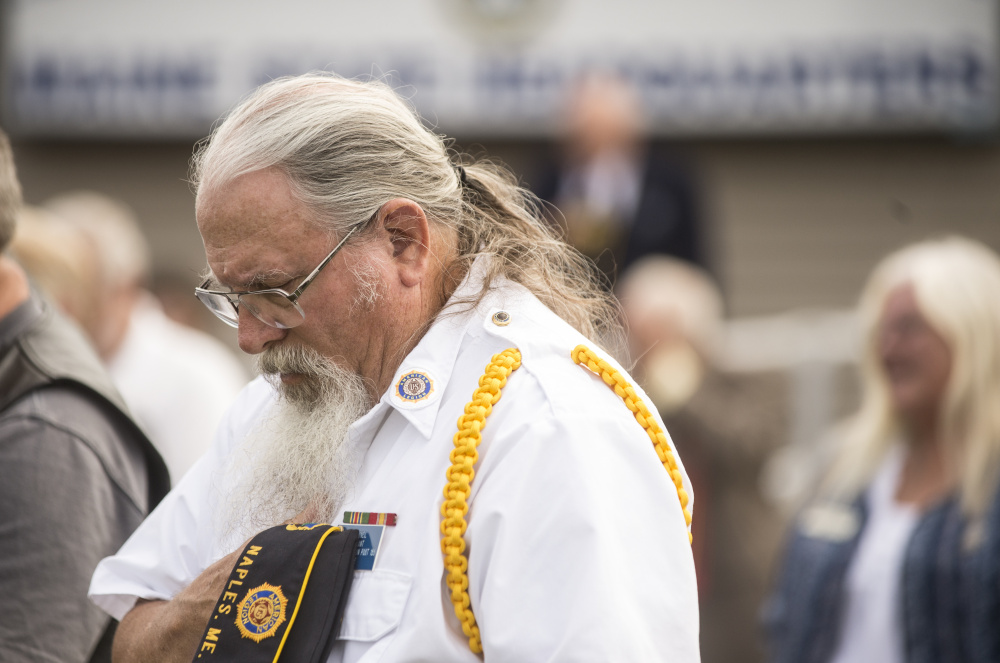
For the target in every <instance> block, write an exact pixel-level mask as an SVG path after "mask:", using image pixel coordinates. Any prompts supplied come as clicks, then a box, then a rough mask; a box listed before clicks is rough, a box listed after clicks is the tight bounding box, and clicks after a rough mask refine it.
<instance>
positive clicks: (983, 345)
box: [826, 236, 1000, 516]
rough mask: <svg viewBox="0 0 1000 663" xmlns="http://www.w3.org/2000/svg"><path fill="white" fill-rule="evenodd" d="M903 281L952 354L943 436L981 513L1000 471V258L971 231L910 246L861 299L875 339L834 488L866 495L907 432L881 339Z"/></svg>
mask: <svg viewBox="0 0 1000 663" xmlns="http://www.w3.org/2000/svg"><path fill="white" fill-rule="evenodd" d="M903 285H911V286H912V287H913V290H914V294H915V296H916V300H917V306H918V308H919V309H920V312H921V314H922V315H923V316H924V318H925V319H926V320H927V322H928V324H929V325H930V326H931V327H932V328H933V329H934V330H935V331H936V332H937V333H938V334H940V336H941V337H942V338H943V339H944V341H945V343H946V344H947V346H948V348H949V350H950V351H951V361H952V365H951V371H950V374H949V377H948V383H947V385H946V387H945V390H944V396H943V402H942V403H941V416H940V418H939V427H940V430H939V431H938V433H939V435H940V438H941V439H943V440H946V441H947V442H948V443H949V447H948V454H949V463H950V466H951V467H952V468H953V469H954V472H955V473H956V475H957V479H958V481H959V493H960V498H961V504H962V509H963V511H964V512H965V513H966V514H968V515H972V516H981V515H982V514H983V513H984V511H985V510H986V508H987V507H988V506H989V504H990V502H991V499H992V497H993V494H994V492H995V490H996V484H997V478H998V475H1000V259H998V258H997V255H996V254H995V253H994V252H993V251H992V250H990V249H989V248H987V247H986V246H985V245H983V244H981V243H979V242H977V241H973V240H970V239H966V238H963V237H954V236H953V237H946V238H943V239H935V240H928V241H924V242H920V243H918V244H914V245H911V246H908V247H906V248H903V249H901V250H899V251H897V252H895V253H893V254H890V255H889V256H887V257H886V258H884V259H883V260H882V262H881V263H879V265H878V266H877V267H876V268H875V271H874V272H873V273H872V275H871V277H870V278H869V280H868V283H867V285H866V286H865V289H864V291H863V293H862V296H861V301H860V305H859V314H860V317H861V323H862V328H863V330H864V342H865V345H864V355H863V357H862V364H861V380H862V400H861V408H860V410H859V411H858V413H857V414H856V415H855V416H854V417H853V419H852V420H851V421H850V422H849V423H848V425H847V426H846V427H845V440H844V445H843V447H842V449H841V451H840V455H839V458H838V459H837V461H836V462H835V463H834V465H833V468H832V470H831V473H830V476H829V477H828V481H827V483H826V491H827V492H828V493H830V494H831V495H830V496H833V497H836V498H839V499H850V498H851V497H853V496H854V495H857V494H858V493H859V491H860V490H861V489H862V488H863V487H864V486H865V485H867V484H868V483H869V481H870V480H871V479H872V477H873V475H874V473H875V471H876V470H877V468H878V466H879V464H880V462H881V461H882V459H883V457H884V456H885V453H886V451H887V450H888V448H889V447H890V445H891V444H892V442H893V440H895V439H898V437H899V436H900V435H901V434H902V430H901V426H900V421H899V418H898V416H897V414H896V412H895V411H894V409H893V406H892V400H891V397H890V392H889V382H888V379H887V377H886V374H885V371H884V369H883V367H882V363H881V361H880V359H879V354H878V348H877V335H878V325H879V321H880V319H881V316H882V311H883V309H884V307H885V303H886V300H887V298H888V297H889V295H890V294H891V293H892V292H893V291H894V290H896V289H897V288H898V287H900V286H903Z"/></svg>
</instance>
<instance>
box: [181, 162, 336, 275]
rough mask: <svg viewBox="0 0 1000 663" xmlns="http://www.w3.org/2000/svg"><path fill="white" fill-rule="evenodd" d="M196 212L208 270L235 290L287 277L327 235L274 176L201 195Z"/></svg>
mask: <svg viewBox="0 0 1000 663" xmlns="http://www.w3.org/2000/svg"><path fill="white" fill-rule="evenodd" d="M196 212H197V219H198V230H199V231H200V232H201V237H202V241H203V243H204V245H205V257H206V259H207V261H208V265H209V268H210V269H211V270H212V272H213V274H214V276H215V278H216V279H217V280H218V281H219V282H220V283H222V284H225V285H229V286H231V287H238V286H248V285H252V284H255V283H260V282H263V280H264V279H265V278H270V279H272V280H273V278H276V277H278V276H280V275H282V274H285V275H289V274H290V273H291V272H293V271H295V269H296V265H295V263H296V259H297V258H300V257H301V254H302V253H303V252H308V249H309V247H311V246H314V245H315V244H316V243H317V242H318V241H321V240H322V238H323V236H324V233H323V231H321V230H319V229H318V228H317V227H316V225H315V224H314V223H313V222H312V221H311V217H310V216H309V214H308V212H307V211H306V209H305V207H304V206H303V205H302V204H301V203H300V202H299V201H298V200H296V199H295V198H294V197H293V196H292V194H291V190H290V188H289V187H288V184H287V181H286V180H285V178H284V176H282V175H281V174H280V173H275V172H269V171H259V172H256V173H249V174H247V175H244V176H242V177H240V178H237V179H236V180H235V181H234V182H232V183H230V184H227V185H221V186H219V187H216V188H213V189H212V190H209V191H206V192H205V193H204V194H199V197H198V202H197V208H196Z"/></svg>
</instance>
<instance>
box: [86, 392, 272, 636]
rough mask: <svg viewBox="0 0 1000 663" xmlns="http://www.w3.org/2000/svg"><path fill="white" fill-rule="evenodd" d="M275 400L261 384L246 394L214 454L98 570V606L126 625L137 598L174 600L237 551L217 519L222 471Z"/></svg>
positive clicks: (93, 591) (93, 590) (94, 594)
mask: <svg viewBox="0 0 1000 663" xmlns="http://www.w3.org/2000/svg"><path fill="white" fill-rule="evenodd" d="M273 398H274V396H273V391H271V389H270V387H269V386H268V385H267V383H265V382H263V381H262V380H260V379H258V380H254V381H253V382H251V383H250V385H248V386H247V388H245V389H244V390H243V392H242V393H241V394H240V395H239V397H238V398H237V399H236V401H235V402H234V403H233V406H232V407H231V408H230V410H229V411H228V412H227V414H226V416H225V418H224V419H223V421H222V424H221V425H220V426H219V429H218V431H217V433H216V436H215V440H214V442H213V443H212V446H211V448H210V449H209V451H208V453H206V454H205V455H204V456H202V457H201V458H200V459H199V460H198V461H197V462H196V463H195V464H194V466H193V467H192V468H191V470H190V471H189V472H188V473H187V474H186V475H185V476H184V478H183V479H182V480H181V482H180V483H179V484H178V485H177V486H175V487H174V488H173V490H171V491H170V493H169V494H168V495H167V496H166V497H165V498H163V501H162V502H160V504H159V505H158V506H157V507H156V509H154V510H153V512H152V513H151V514H150V515H149V517H148V518H146V520H144V521H143V523H142V524H141V525H140V526H139V528H138V529H136V531H135V532H133V534H132V536H131V537H129V539H128V540H127V541H126V542H125V544H124V545H123V546H122V547H121V549H120V550H119V551H118V552H117V553H116V554H115V555H113V556H111V557H106V558H105V559H103V560H101V562H100V563H99V564H98V565H97V569H96V570H95V571H94V575H93V577H92V578H91V582H90V591H89V596H90V599H91V600H92V601H93V602H94V603H95V604H97V605H98V606H99V607H100V608H102V609H103V610H104V611H105V612H107V613H108V614H110V615H111V616H112V617H114V618H115V619H118V620H120V619H121V618H122V617H124V616H125V614H126V613H127V612H128V611H129V610H131V609H132V607H133V606H134V605H135V602H136V600H137V599H140V598H142V599H151V600H157V599H159V600H168V599H171V598H173V597H174V596H175V595H177V593H178V592H180V591H181V590H182V589H184V588H185V587H187V586H188V585H189V584H190V583H191V581H193V580H194V579H195V578H196V577H197V576H198V575H199V574H200V573H201V572H202V571H204V570H205V569H206V568H207V567H208V566H209V565H211V564H212V562H214V561H216V560H217V559H219V558H221V557H223V556H224V555H225V554H227V553H228V552H231V551H228V550H222V549H221V546H220V541H219V538H220V537H219V534H220V533H219V531H218V530H219V528H218V520H217V519H216V517H215V516H216V511H217V507H218V505H219V502H220V495H221V490H222V489H221V487H220V486H219V485H218V479H219V474H220V473H219V468H221V467H222V466H223V465H224V463H225V460H226V458H227V456H228V454H229V452H230V451H231V450H232V449H233V448H234V447H235V445H236V444H238V443H239V442H240V441H241V440H242V439H243V436H245V434H246V432H247V430H248V429H249V427H250V426H251V425H252V424H253V423H254V422H255V421H256V419H257V418H258V417H259V416H260V415H261V413H262V412H264V411H266V409H267V407H268V405H269V404H270V403H271V402H273Z"/></svg>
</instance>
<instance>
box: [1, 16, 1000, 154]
mask: <svg viewBox="0 0 1000 663" xmlns="http://www.w3.org/2000/svg"><path fill="white" fill-rule="evenodd" d="M997 26H998V17H997V10H996V3H995V2H992V1H991V0H868V1H867V2H863V1H861V0H813V1H812V2H809V3H803V2H797V1H796V0H755V2H753V3H745V2H735V1H734V0H701V1H700V2H690V1H689V0H655V1H654V0H619V1H618V2H614V3H609V2H606V0H370V1H369V2H365V3H359V2H348V1H347V0H287V1H286V2H283V3H280V4H279V3H273V2H264V1H263V0H210V1H208V2H206V1H204V0H200V1H195V0H175V1H174V2H171V3H153V2H150V1H148V0H129V1H126V0H89V1H88V2H85V3H84V2H76V1H73V0H15V1H13V2H8V4H7V12H6V14H5V16H4V46H5V49H4V59H3V63H4V71H3V73H4V78H3V91H4V94H3V96H2V99H3V108H2V112H3V122H4V124H5V125H6V126H7V127H8V128H9V129H10V130H12V131H13V132H16V133H19V134H21V135H45V136H50V135H61V136H82V135H95V134H96V135H106V136H141V137H156V136H168V137H169V136H174V137H185V138H188V137H194V136H200V135H204V134H205V133H206V132H207V131H208V129H209V127H210V126H211V123H212V122H214V121H215V120H216V119H217V118H218V117H219V116H220V115H222V114H223V113H224V112H225V111H226V109H228V108H229V107H231V106H232V105H233V104H234V103H235V102H236V101H237V100H239V98H240V97H242V96H243V95H245V94H246V93H247V92H248V91H249V90H251V89H252V88H253V87H255V86H256V85H258V84H260V83H261V82H263V81H266V80H269V79H271V78H273V77H275V76H280V75H284V74H292V73H301V72H304V71H309V70H313V69H332V70H334V71H337V72H338V73H341V74H344V75H347V76H376V77H379V76H385V77H387V78H388V79H389V80H391V81H392V82H393V83H394V85H396V86H402V90H403V92H404V94H406V95H407V96H408V97H409V98H410V99H411V100H412V102H413V103H414V104H415V105H416V106H417V108H418V109H419V110H420V112H421V113H422V114H423V115H424V116H425V117H426V118H427V119H428V120H429V121H431V122H432V123H434V124H435V125H437V126H439V127H440V128H441V129H442V130H444V131H447V132H449V133H453V134H465V135H477V136H505V135H508V136H524V135H541V136H545V135H551V134H553V133H554V132H556V131H558V128H559V117H560V111H561V107H562V103H563V99H564V98H565V94H566V91H567V89H568V88H569V86H570V85H571V84H572V82H573V81H574V80H576V79H577V78H578V77H579V76H580V75H581V74H582V73H584V72H587V71H590V70H593V69H603V70H613V71H617V72H619V73H620V74H621V75H622V76H624V77H626V78H627V79H629V80H630V81H632V82H633V83H634V84H635V85H636V87H637V89H638V90H639V92H640V94H641V97H642V99H643V101H644V102H645V105H646V109H647V114H648V117H649V123H650V127H651V129H652V131H653V132H654V133H657V134H661V135H678V134H706V133H712V134H715V133H720V132H722V133H739V134H754V133H787V132H804V133H805V132H808V133H817V132H820V133H822V132H843V131H848V132H899V131H978V130H983V129H986V128H989V127H991V126H992V125H993V123H994V120H995V116H996V110H997V101H996V95H997V64H998V62H997V60H998V53H997Z"/></svg>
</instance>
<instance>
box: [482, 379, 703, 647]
mask: <svg viewBox="0 0 1000 663" xmlns="http://www.w3.org/2000/svg"><path fill="white" fill-rule="evenodd" d="M522 370H523V369H522ZM580 377H581V379H586V378H583V376H582V375H581V376H580ZM516 384H517V381H512V382H511V384H510V385H509V386H508V389H509V390H510V393H504V395H503V399H509V400H508V402H510V403H514V404H521V405H517V406H516V407H517V408H519V409H521V410H522V411H519V412H516V413H511V415H510V416H509V417H508V416H503V415H502V414H501V407H502V405H503V401H501V404H499V405H498V406H496V410H495V414H494V416H493V417H491V418H490V420H489V421H488V422H487V424H486V429H487V430H488V429H489V428H490V427H494V430H493V434H494V435H495V436H496V437H494V439H493V440H492V441H491V443H490V449H489V450H488V451H487V453H486V455H485V457H484V458H483V464H482V466H481V472H479V473H478V476H477V477H476V481H480V484H479V489H478V491H477V492H476V493H475V494H474V496H473V501H472V507H471V511H470V514H469V529H468V534H467V540H468V542H469V574H470V578H469V580H470V589H469V591H470V597H471V599H472V604H473V605H474V606H476V618H477V621H478V623H479V624H480V629H481V633H482V637H483V648H484V651H485V652H487V655H488V658H489V659H490V660H491V661H500V662H504V661H512V662H513V661H525V660H532V661H577V660H594V661H598V660H633V661H660V660H668V661H671V662H681V663H696V662H697V661H698V660H699V653H698V651H699V650H698V621H699V620H698V599H697V587H696V581H695V572H694V560H693V557H692V554H691V548H690V544H689V542H688V535H687V528H686V525H685V522H684V517H683V514H682V512H681V508H680V503H679V499H678V496H677V491H676V489H675V487H674V485H673V483H672V482H671V480H670V478H669V476H668V474H667V472H666V470H665V469H664V468H663V466H662V464H661V463H660V462H659V459H658V458H657V456H656V452H655V451H654V449H653V445H652V443H651V442H650V440H649V437H648V436H647V435H646V433H645V431H644V430H643V429H642V427H641V426H639V424H638V423H637V422H636V421H635V419H634V418H633V417H632V416H631V413H629V412H628V410H627V409H626V408H625V405H624V404H623V403H621V401H620V399H618V397H617V396H615V394H614V393H613V392H612V391H611V390H610V389H608V390H607V391H606V393H600V392H599V391H597V390H595V389H592V388H586V389H584V390H583V392H584V397H583V398H581V401H583V402H585V403H586V405H585V406H584V405H576V407H575V408H574V411H565V409H562V410H560V409H558V408H557V409H556V410H552V409H551V408H550V406H549V405H548V404H545V405H542V403H544V402H545V399H544V398H537V397H536V398H535V399H534V401H535V402H536V403H539V405H538V406H535V407H528V408H527V411H523V410H524V406H523V404H524V403H530V402H532V401H531V399H530V394H528V393H521V394H518V393H516V392H517V391H518V387H516V386H515V385H516ZM598 386H599V387H601V388H604V385H598ZM595 397H596V398H595ZM494 418H495V420H494ZM487 434H489V433H487Z"/></svg>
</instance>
